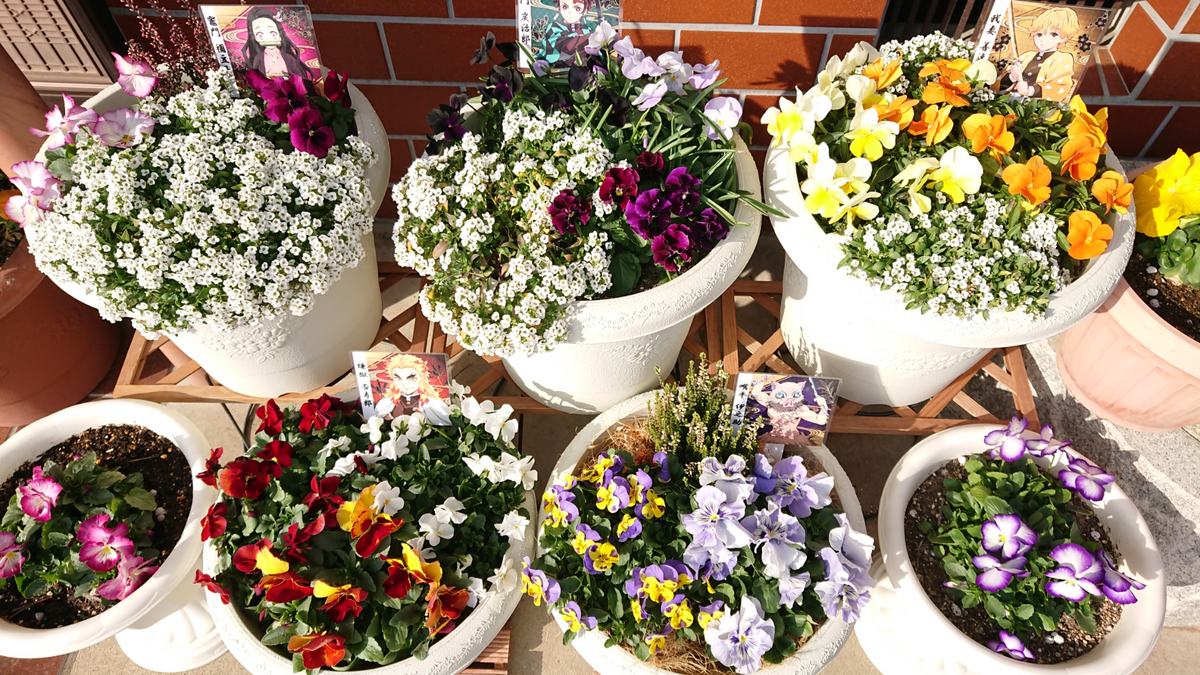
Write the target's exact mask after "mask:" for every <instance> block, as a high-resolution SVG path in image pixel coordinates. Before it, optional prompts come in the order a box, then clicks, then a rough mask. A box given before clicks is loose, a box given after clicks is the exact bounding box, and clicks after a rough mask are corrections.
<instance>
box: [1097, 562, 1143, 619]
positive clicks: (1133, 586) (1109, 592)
mask: <svg viewBox="0 0 1200 675" xmlns="http://www.w3.org/2000/svg"><path fill="white" fill-rule="evenodd" d="M1099 557H1100V562H1101V564H1102V565H1103V566H1104V586H1103V587H1102V588H1101V589H1100V590H1102V591H1104V595H1105V597H1107V598H1108V599H1109V600H1112V601H1113V602H1115V603H1118V604H1122V605H1130V604H1133V603H1135V602H1137V598H1136V597H1134V595H1133V591H1134V590H1139V591H1140V590H1142V589H1143V588H1145V587H1146V584H1143V583H1142V582H1140V581H1138V580H1137V579H1134V578H1133V577H1129V576H1125V575H1124V574H1121V571H1120V570H1118V569H1117V561H1115V560H1113V558H1112V556H1110V555H1109V554H1108V551H1105V550H1101V551H1100V556H1099Z"/></svg>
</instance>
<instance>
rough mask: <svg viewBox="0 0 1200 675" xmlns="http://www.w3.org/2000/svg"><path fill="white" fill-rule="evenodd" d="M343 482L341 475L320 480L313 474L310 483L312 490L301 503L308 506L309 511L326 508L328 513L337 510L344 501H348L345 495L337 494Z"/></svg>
mask: <svg viewBox="0 0 1200 675" xmlns="http://www.w3.org/2000/svg"><path fill="white" fill-rule="evenodd" d="M341 484H342V477H341V476H329V477H326V478H322V479H321V480H320V481H318V480H317V477H316V476H313V478H312V482H311V484H310V485H311V487H312V492H310V493H308V494H307V495H305V496H304V500H303V501H302V502H301V503H302V504H304V505H305V506H307V507H308V512H309V513H312V512H313V510H314V509H324V512H325V513H326V514H329V513H332V512H333V511H337V510H338V507H339V506H341V504H342V502H344V501H346V499H345V498H344V497H342V496H341V495H339V494H337V489H338V487H339V486H341Z"/></svg>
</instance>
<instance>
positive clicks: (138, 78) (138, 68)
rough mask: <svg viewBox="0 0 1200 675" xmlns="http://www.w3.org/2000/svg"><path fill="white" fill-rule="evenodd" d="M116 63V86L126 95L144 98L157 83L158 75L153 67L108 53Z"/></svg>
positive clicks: (114, 53)
mask: <svg viewBox="0 0 1200 675" xmlns="http://www.w3.org/2000/svg"><path fill="white" fill-rule="evenodd" d="M110 53H111V54H112V55H113V58H114V59H116V61H117V73H118V75H117V84H120V85H121V89H124V90H125V93H126V94H129V95H130V96H136V97H138V98H146V97H147V96H149V95H150V91H151V90H152V89H154V84H155V83H156V82H158V74H157V73H155V72H154V67H153V66H151V65H150V64H149V63H146V62H145V61H138V60H136V59H127V58H125V57H124V56H121V55H120V54H118V53H116V52H110Z"/></svg>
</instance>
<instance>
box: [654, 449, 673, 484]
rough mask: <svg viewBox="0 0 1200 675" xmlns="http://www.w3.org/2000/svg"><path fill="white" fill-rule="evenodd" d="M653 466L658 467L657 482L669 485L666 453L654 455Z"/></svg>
mask: <svg viewBox="0 0 1200 675" xmlns="http://www.w3.org/2000/svg"><path fill="white" fill-rule="evenodd" d="M654 465H655V466H657V467H659V469H658V480H659V481H660V482H663V483H670V482H671V472H670V471H668V470H667V453H666V452H664V451H662V450H659V451H658V452H656V453H654Z"/></svg>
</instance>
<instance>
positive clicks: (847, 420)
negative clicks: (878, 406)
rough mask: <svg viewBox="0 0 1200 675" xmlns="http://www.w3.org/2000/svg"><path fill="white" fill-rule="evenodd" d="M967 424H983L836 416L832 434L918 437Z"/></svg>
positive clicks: (973, 421) (911, 418)
mask: <svg viewBox="0 0 1200 675" xmlns="http://www.w3.org/2000/svg"><path fill="white" fill-rule="evenodd" d="M965 424H983V422H981V421H980V420H951V419H938V418H934V419H929V418H925V417H899V418H898V417H862V416H859V415H853V416H843V415H834V416H833V424H832V425H831V426H830V428H829V431H830V433H841V434H895V435H905V436H917V435H927V434H935V433H937V432H939V431H945V430H946V429H950V428H952V427H958V426H963V425H965Z"/></svg>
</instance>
